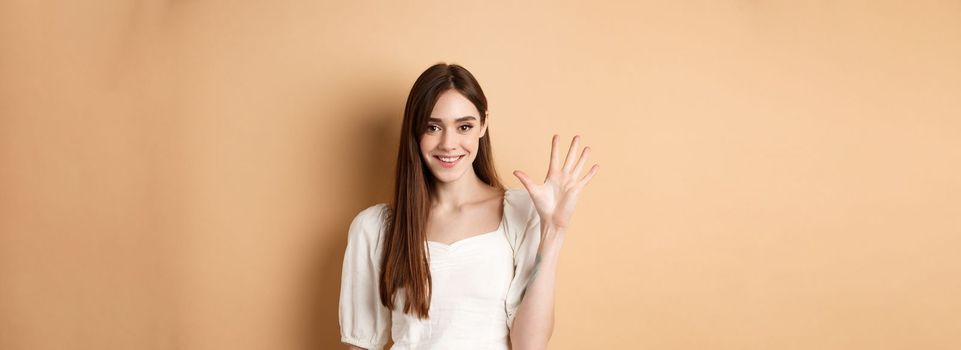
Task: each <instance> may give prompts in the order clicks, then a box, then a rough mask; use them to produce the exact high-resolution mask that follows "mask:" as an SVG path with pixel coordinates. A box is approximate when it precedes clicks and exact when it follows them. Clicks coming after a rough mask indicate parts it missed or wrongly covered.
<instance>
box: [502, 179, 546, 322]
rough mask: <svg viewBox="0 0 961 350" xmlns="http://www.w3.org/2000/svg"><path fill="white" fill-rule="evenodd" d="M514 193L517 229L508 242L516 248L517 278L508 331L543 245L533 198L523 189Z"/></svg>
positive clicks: (509, 297) (509, 300) (510, 292)
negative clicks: (539, 249)
mask: <svg viewBox="0 0 961 350" xmlns="http://www.w3.org/2000/svg"><path fill="white" fill-rule="evenodd" d="M512 191H514V193H511V197H512V198H511V199H512V203H511V210H512V212H513V213H512V214H511V215H512V219H511V222H513V223H514V225H512V226H514V227H513V228H511V229H510V234H509V236H508V238H509V239H510V240H511V246H512V247H513V248H514V278H513V279H512V280H511V283H510V286H509V287H508V290H507V300H506V303H505V306H506V311H507V328H508V330H510V329H511V328H512V327H513V325H514V317H515V316H517V309H518V307H520V305H521V301H523V299H524V292H526V291H527V286H528V284H529V283H530V279H531V273H532V272H533V269H534V265H535V260H536V258H537V250H538V248H539V247H540V241H541V221H540V217H539V216H538V214H537V209H536V208H535V207H534V203H533V202H532V201H531V199H530V195H529V194H528V193H527V192H526V190H523V189H513V190H512Z"/></svg>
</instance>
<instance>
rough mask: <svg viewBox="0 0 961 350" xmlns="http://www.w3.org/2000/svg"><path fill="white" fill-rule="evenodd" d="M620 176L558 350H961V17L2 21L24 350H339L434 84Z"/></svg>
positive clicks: (485, 11) (401, 9)
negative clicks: (411, 124) (359, 280)
mask: <svg viewBox="0 0 961 350" xmlns="http://www.w3.org/2000/svg"><path fill="white" fill-rule="evenodd" d="M441 61H445V62H454V63H459V64H462V65H464V66H466V67H467V68H468V69H470V70H471V71H472V72H473V73H474V74H475V75H476V76H477V78H478V79H479V80H480V82H481V84H482V86H483V87H484V89H485V91H486V93H487V96H488V98H489V100H490V106H491V107H490V108H491V123H492V124H491V129H490V131H491V136H492V140H493V144H494V149H495V155H496V157H495V159H496V161H497V168H498V170H499V171H500V174H501V176H502V177H503V178H504V179H506V180H507V181H508V183H509V185H510V186H511V187H518V188H519V187H520V184H519V182H518V181H517V179H516V178H514V177H513V176H512V175H511V171H513V170H515V169H521V170H525V171H527V172H528V173H530V174H532V175H534V174H536V176H538V177H539V176H543V174H544V171H545V169H546V166H547V160H548V153H549V145H550V136H551V134H552V133H558V134H559V135H561V136H562V137H563V138H564V139H566V140H569V139H570V137H572V136H573V135H574V134H576V133H579V134H581V135H583V137H584V140H585V143H586V144H588V145H590V146H591V147H592V148H593V154H592V160H593V161H596V162H597V163H599V164H601V170H600V172H599V174H598V175H597V176H596V177H595V178H594V181H593V182H592V183H591V185H590V186H589V187H588V189H587V190H586V191H585V192H584V193H583V196H582V199H581V201H580V202H579V203H580V204H579V206H578V208H579V209H578V212H577V214H576V215H575V218H574V228H573V230H572V232H570V238H569V239H568V241H567V245H566V246H565V248H564V249H565V251H564V253H563V256H562V261H561V266H560V272H559V282H558V283H559V284H558V286H557V289H558V291H557V323H556V329H555V333H554V336H553V339H552V341H551V348H552V349H587V348H602V347H610V348H647V349H958V348H961V298H959V295H961V257H959V251H961V166H959V165H958V164H961V2H959V1H941V2H924V1H922V2H916V1H890V2H878V1H817V2H812V1H808V2H783V3H781V2H767V1H747V0H745V1H703V2H677V1H664V2H661V3H654V2H649V3H638V4H635V2H633V1H631V2H623V3H607V4H587V3H586V2H585V3H559V2H551V3H520V4H518V3H503V4H500V5H488V4H480V3H474V4H458V3H453V2H436V3H422V4H419V5H407V4H404V5H401V4H392V3H382V4H355V3H353V2H343V1H331V2H327V3H325V2H321V1H307V0H296V1H295V0H281V1H245V2H240V1H119V0H115V1H97V2H93V3H89V4H81V2H68V1H63V2H59V3H55V2H45V1H32V0H31V1H27V0H2V1H0V348H2V349H326V348H336V347H338V346H339V334H338V325H337V308H336V303H337V298H338V292H339V285H340V280H339V278H340V267H341V261H342V260H341V259H342V257H343V248H344V244H345V242H346V240H345V235H346V231H347V227H348V225H349V223H350V220H351V219H352V218H353V216H354V215H356V214H357V213H358V212H359V211H360V210H361V209H363V208H366V207H367V206H369V205H372V204H374V203H379V202H384V201H387V200H388V198H389V195H390V190H391V181H392V178H391V176H392V175H393V170H394V161H395V157H396V147H397V140H398V132H399V130H400V129H399V127H400V118H401V116H402V112H403V106H404V102H405V99H406V97H407V93H408V91H409V89H410V85H411V84H412V83H413V81H414V79H415V78H416V77H417V75H418V74H420V72H421V71H422V70H423V69H425V68H426V67H427V66H429V65H431V64H433V63H436V62H441Z"/></svg>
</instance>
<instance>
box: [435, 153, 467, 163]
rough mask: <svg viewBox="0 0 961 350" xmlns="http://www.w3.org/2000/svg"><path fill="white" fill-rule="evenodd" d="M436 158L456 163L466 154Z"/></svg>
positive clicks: (444, 161) (443, 161)
mask: <svg viewBox="0 0 961 350" xmlns="http://www.w3.org/2000/svg"><path fill="white" fill-rule="evenodd" d="M434 158H437V160H440V161H441V162H442V163H447V164H454V163H456V162H457V161H458V160H460V159H461V158H464V155H463V154H462V155H459V156H457V157H441V156H434Z"/></svg>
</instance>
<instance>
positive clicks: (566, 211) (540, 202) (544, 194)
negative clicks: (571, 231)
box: [514, 135, 600, 229]
mask: <svg viewBox="0 0 961 350" xmlns="http://www.w3.org/2000/svg"><path fill="white" fill-rule="evenodd" d="M579 141H580V136H579V135H575V136H574V139H573V140H572V141H571V148H570V150H569V151H568V152H567V157H565V158H564V164H563V165H561V162H560V154H559V151H558V147H557V135H554V137H553V138H552V140H551V162H550V166H548V169H547V177H546V178H545V179H544V183H542V184H538V183H535V182H534V181H532V180H531V178H530V177H529V176H527V174H526V173H524V172H523V171H520V170H515V171H514V176H516V177H517V178H518V179H519V180H520V181H521V184H523V185H524V188H526V189H527V193H529V194H530V196H531V200H533V202H534V207H536V208H537V214H538V215H539V216H540V220H541V224H542V225H552V226H554V227H556V228H561V229H566V228H567V227H568V226H569V225H570V222H571V216H572V215H573V214H574V207H575V206H576V205H577V196H578V195H579V194H580V192H581V190H583V189H584V187H585V186H587V184H588V182H590V181H591V178H593V177H594V175H595V174H597V170H598V169H600V166H599V165H597V164H594V166H592V167H591V170H590V171H589V172H588V173H587V175H584V177H583V178H578V177H579V176H580V173H581V170H582V168H583V167H584V162H585V161H587V156H588V154H590V152H591V148H590V147H585V148H584V150H583V151H582V152H581V155H580V157H578V159H577V161H576V163H575V161H574V156H573V154H574V153H576V151H577V145H578V142H579Z"/></svg>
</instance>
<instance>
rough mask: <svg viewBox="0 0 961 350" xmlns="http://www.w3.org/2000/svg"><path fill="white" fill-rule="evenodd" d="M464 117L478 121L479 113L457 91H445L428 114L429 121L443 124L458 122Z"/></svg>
mask: <svg viewBox="0 0 961 350" xmlns="http://www.w3.org/2000/svg"><path fill="white" fill-rule="evenodd" d="M465 117H474V119H475V120H478V119H479V113H478V111H477V107H475V106H474V104H473V103H472V102H471V101H470V100H468V99H467V97H464V95H461V94H460V92H457V90H453V89H451V90H447V91H445V92H444V93H442V94H441V95H440V97H438V98H437V103H436V104H434V110H433V111H431V113H430V120H431V121H438V120H439V121H442V122H445V123H454V122H459V121H461V120H458V119H463V118H465Z"/></svg>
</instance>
